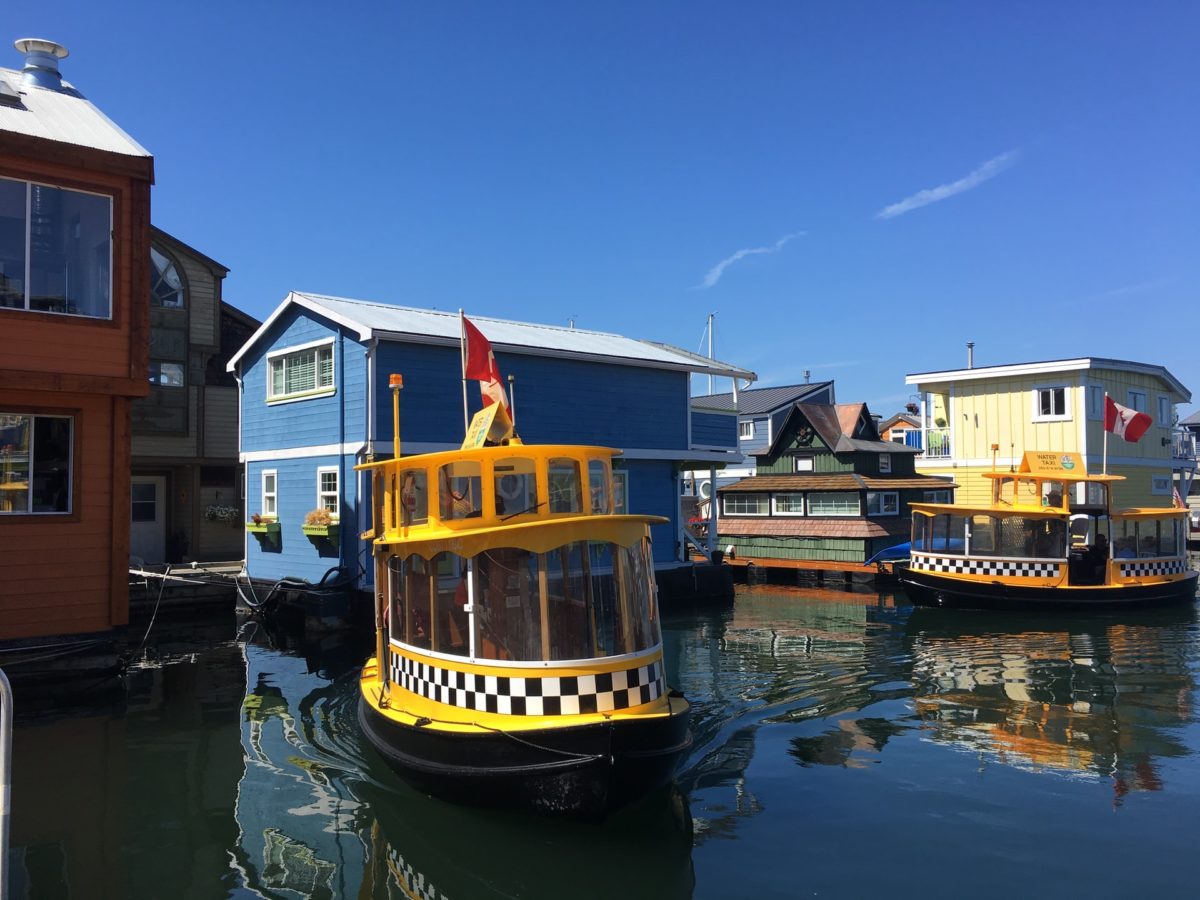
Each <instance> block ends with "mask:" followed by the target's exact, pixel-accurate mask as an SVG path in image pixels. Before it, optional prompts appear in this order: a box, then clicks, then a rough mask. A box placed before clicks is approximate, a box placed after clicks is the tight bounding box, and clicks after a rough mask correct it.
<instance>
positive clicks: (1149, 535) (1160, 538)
mask: <svg viewBox="0 0 1200 900" xmlns="http://www.w3.org/2000/svg"><path fill="white" fill-rule="evenodd" d="M1182 526H1183V523H1182V521H1181V520H1180V518H1179V517H1178V516H1175V517H1173V518H1170V519H1114V520H1113V523H1112V532H1113V536H1112V547H1113V556H1114V557H1115V558H1117V559H1153V558H1155V557H1163V556H1179V555H1180V552H1181V548H1182V546H1183V542H1182V537H1181V532H1182Z"/></svg>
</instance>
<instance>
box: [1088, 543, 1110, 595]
mask: <svg viewBox="0 0 1200 900" xmlns="http://www.w3.org/2000/svg"><path fill="white" fill-rule="evenodd" d="M1084 558H1085V560H1086V562H1087V566H1088V570H1089V571H1090V572H1091V575H1092V579H1093V580H1094V581H1095V582H1096V583H1097V584H1099V583H1101V582H1103V581H1104V569H1105V567H1106V566H1107V565H1108V538H1107V537H1105V536H1104V535H1102V534H1098V535H1096V541H1095V543H1093V544H1092V545H1091V546H1090V547H1088V550H1087V555H1086V556H1085V557H1084Z"/></svg>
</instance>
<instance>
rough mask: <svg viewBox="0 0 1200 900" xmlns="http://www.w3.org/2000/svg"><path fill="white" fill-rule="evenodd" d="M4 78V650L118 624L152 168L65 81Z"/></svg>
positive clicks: (39, 69)
mask: <svg viewBox="0 0 1200 900" xmlns="http://www.w3.org/2000/svg"><path fill="white" fill-rule="evenodd" d="M16 46H17V49H18V50H19V51H21V52H22V53H24V54H25V67H24V69H23V70H21V71H17V70H13V69H3V68H0V641H12V640H19V639H24V638H38V637H45V636H51V635H72V634H74V635H80V634H95V633H106V632H111V631H112V630H113V629H114V628H117V627H119V626H121V625H124V624H126V622H127V620H128V611H129V598H128V587H127V581H128V557H129V521H130V513H129V510H130V501H129V483H130V404H131V402H132V401H133V399H134V398H135V397H140V396H143V395H145V394H146V393H147V392H148V390H149V383H148V380H147V353H148V323H149V317H148V316H149V314H148V299H147V293H148V292H147V285H148V284H149V279H150V272H149V265H150V186H151V184H152V182H153V177H154V174H153V173H154V166H153V159H152V158H151V156H150V154H149V153H147V151H146V150H144V149H143V148H142V147H141V146H139V145H138V144H137V143H136V142H135V141H134V140H133V139H132V138H130V137H129V136H128V135H127V134H125V133H124V132H123V131H122V130H121V129H120V128H119V127H117V126H116V125H114V124H113V123H112V122H111V121H110V120H109V119H108V118H107V117H106V116H104V114H103V113H101V112H100V110H98V109H97V108H96V107H94V106H93V105H92V104H91V103H89V102H88V101H87V100H86V99H85V98H84V97H83V96H82V95H81V94H80V93H79V92H78V91H77V90H75V89H74V88H73V87H72V86H71V85H70V84H68V83H66V82H64V81H62V79H61V76H60V75H59V71H58V64H59V60H60V59H61V58H63V57H65V56H66V55H67V54H66V50H65V49H63V48H62V47H60V46H58V45H57V44H53V43H51V42H48V41H36V40H22V41H18V42H17V45H16Z"/></svg>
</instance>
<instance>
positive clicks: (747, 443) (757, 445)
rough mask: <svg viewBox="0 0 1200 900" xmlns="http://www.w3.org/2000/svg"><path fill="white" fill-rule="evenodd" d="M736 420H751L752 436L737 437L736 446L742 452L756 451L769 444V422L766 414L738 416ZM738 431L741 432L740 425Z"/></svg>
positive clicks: (764, 448)
mask: <svg viewBox="0 0 1200 900" xmlns="http://www.w3.org/2000/svg"><path fill="white" fill-rule="evenodd" d="M738 422H739V423H741V422H753V423H754V437H752V438H742V437H739V438H738V442H737V448H738V449H739V450H740V451H742V452H743V453H757V452H758V451H759V450H766V449H767V447H769V446H770V444H771V441H770V434H771V433H772V432H771V423H770V420H769V419H768V418H767V417H766V416H739V417H738ZM738 433H739V434H740V433H741V430H740V427H739V431H738Z"/></svg>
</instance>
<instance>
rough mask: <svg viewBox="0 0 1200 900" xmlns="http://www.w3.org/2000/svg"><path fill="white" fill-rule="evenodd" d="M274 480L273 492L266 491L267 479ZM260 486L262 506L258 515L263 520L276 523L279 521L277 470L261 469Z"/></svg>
mask: <svg viewBox="0 0 1200 900" xmlns="http://www.w3.org/2000/svg"><path fill="white" fill-rule="evenodd" d="M268 477H270V478H272V479H273V480H274V485H275V488H274V490H271V491H268V490H267V478H268ZM260 482H261V484H262V506H260V507H259V509H260V510H261V512H260V515H261V516H262V517H263V518H264V519H270V520H271V521H278V519H279V470H278V469H263V470H262V475H261V478H260Z"/></svg>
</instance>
